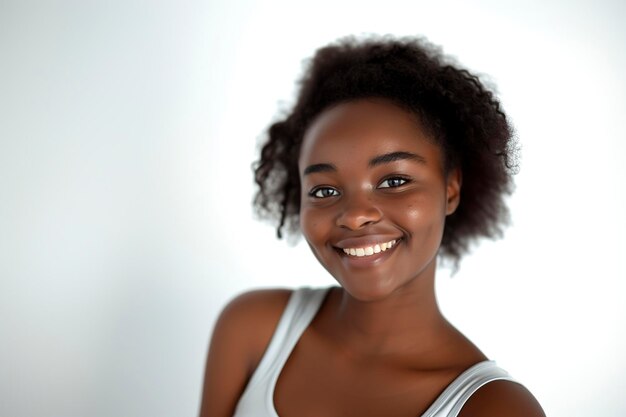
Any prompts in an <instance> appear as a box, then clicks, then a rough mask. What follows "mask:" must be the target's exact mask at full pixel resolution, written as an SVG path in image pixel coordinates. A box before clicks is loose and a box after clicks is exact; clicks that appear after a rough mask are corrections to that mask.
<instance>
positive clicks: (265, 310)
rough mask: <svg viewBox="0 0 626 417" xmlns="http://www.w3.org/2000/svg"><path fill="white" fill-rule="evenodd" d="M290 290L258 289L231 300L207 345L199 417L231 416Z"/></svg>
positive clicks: (272, 331) (270, 335) (273, 328)
mask: <svg viewBox="0 0 626 417" xmlns="http://www.w3.org/2000/svg"><path fill="white" fill-rule="evenodd" d="M290 293H291V291H289V290H259V291H251V292H248V293H244V294H242V295H240V296H238V297H236V298H235V299H233V300H232V301H231V302H230V303H228V305H227V306H226V307H225V308H224V310H223V311H222V313H221V314H220V316H219V318H218V319H217V322H216V324H215V327H214V329H213V335H212V337H211V342H210V344H209V353H208V356H207V360H206V367H205V375H204V387H203V390H202V402H201V406H200V417H231V416H232V415H233V413H234V411H235V406H236V405H237V401H238V400H239V397H240V396H241V394H242V393H243V390H244V388H245V386H246V384H247V382H248V379H249V378H250V376H251V375H252V372H254V369H256V366H257V365H258V363H259V361H260V360H261V357H262V355H263V353H264V352H265V349H266V347H267V345H268V343H269V341H270V339H271V337H272V334H273V333H274V330H275V328H276V325H277V323H278V320H279V319H280V316H281V314H282V312H283V310H284V307H285V305H286V303H287V301H288V299H289V295H290Z"/></svg>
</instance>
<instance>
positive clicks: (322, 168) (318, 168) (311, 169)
mask: <svg viewBox="0 0 626 417" xmlns="http://www.w3.org/2000/svg"><path fill="white" fill-rule="evenodd" d="M334 171H337V167H336V166H334V165H333V164H313V165H309V166H308V167H306V168H305V169H304V172H303V175H309V174H313V173H315V172H334Z"/></svg>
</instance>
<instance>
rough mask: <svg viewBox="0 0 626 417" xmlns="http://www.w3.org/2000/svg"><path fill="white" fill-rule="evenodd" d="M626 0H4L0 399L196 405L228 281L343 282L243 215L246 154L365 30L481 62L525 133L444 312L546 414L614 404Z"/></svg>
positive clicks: (623, 401)
mask: <svg viewBox="0 0 626 417" xmlns="http://www.w3.org/2000/svg"><path fill="white" fill-rule="evenodd" d="M299 3H301V4H299ZM548 3H549V4H548ZM625 4H626V3H624V2H619V1H598V0H596V1H582V0H580V1H565V0H561V1H551V2H543V1H539V0H533V1H525V2H512V1H496V0H493V1H487V0H484V1H438V2H433V1H428V2H426V1H410V2H409V1H407V2H401V1H395V0H387V1H384V2H381V1H377V2H370V3H368V2H363V1H356V0H352V1H343V2H338V1H327V0H319V1H315V2H293V1H291V2H290V1H264V2H261V1H260V0H246V1H233V2H230V3H227V2H226V1H208V2H207V1H205V2H200V1H173V0H172V1H143V2H142V1H138V0H130V1H128V0H126V1H122V0H115V1H106V2H105V1H102V2H95V1H57V2H53V1H40V2H29V1H19V2H18V1H13V2H11V1H8V2H7V1H0V415H2V416H7V417H22V416H23V417H26V416H28V417H39V416H42V417H43V416H45V417H54V416H59V417H74V416H76V417H78V416H90V417H99V416H116V417H119V416H193V415H195V414H196V413H197V409H198V402H199V398H200V389H201V383H202V372H203V365H204V359H205V352H206V347H207V343H208V338H209V334H210V331H211V328H212V325H213V322H214V320H215V318H216V314H217V313H218V311H219V310H220V309H221V307H222V306H223V305H224V303H225V302H227V300H228V299H229V298H231V297H232V296H234V295H235V294H236V293H238V292H240V291H243V290H245V289H249V288H253V287H259V286H264V287H265V286H267V287H274V286H288V287H296V286H301V285H310V286H320V285H329V284H331V283H332V282H333V281H332V279H331V278H329V277H328V276H327V275H326V274H325V272H324V271H323V270H322V269H321V267H319V266H317V265H316V263H315V261H314V259H313V257H312V256H311V255H310V254H309V253H308V249H307V248H306V245H304V244H300V245H299V246H297V247H295V248H293V247H289V246H288V245H287V244H285V243H284V242H279V241H276V240H275V238H274V232H273V230H272V229H271V227H270V226H269V225H266V224H263V223H259V222H256V221H255V220H253V216H252V211H251V206H250V201H251V198H252V193H253V187H252V182H251V178H252V176H251V170H250V165H251V163H252V161H253V159H254V158H255V150H256V143H257V141H258V139H259V137H260V136H261V135H262V132H263V130H264V128H265V127H266V126H267V125H268V124H269V123H270V122H271V121H272V120H273V119H274V118H275V117H276V115H277V114H279V112H280V110H281V109H285V108H288V106H289V104H290V103H292V99H293V91H294V82H295V80H296V79H297V78H298V77H299V75H300V74H301V68H302V66H301V62H302V60H303V59H304V58H306V57H309V56H311V55H312V54H313V52H314V50H315V49H316V48H317V47H320V46H323V45H325V44H326V43H328V42H330V41H332V40H334V39H336V38H338V37H341V36H344V35H348V34H360V33H379V34H386V33H392V34H396V35H425V36H427V37H428V38H429V39H430V40H431V41H432V42H434V43H436V44H439V45H442V46H443V47H444V50H445V51H446V52H447V53H449V54H451V55H454V56H456V57H457V58H458V59H459V60H460V61H461V62H462V63H464V64H465V65H466V66H468V67H469V68H471V69H472V70H474V71H477V72H478V73H485V74H490V76H491V78H490V79H491V80H492V81H493V82H495V83H496V84H497V85H498V89H499V92H500V96H501V99H502V102H503V104H504V107H505V109H506V110H507V112H508V113H509V114H510V116H511V118H512V120H513V122H514V124H515V126H516V129H517V134H518V137H519V139H520V142H521V144H522V146H523V149H522V164H521V171H520V173H519V175H518V176H517V180H516V181H517V191H516V194H515V195H514V197H513V198H512V199H511V201H510V206H511V210H512V215H513V222H514V224H513V226H512V227H511V228H509V229H508V231H507V233H506V238H505V239H504V240H500V241H497V242H495V243H490V242H487V243H485V244H483V245H481V247H480V248H478V249H477V250H476V251H475V252H474V254H473V255H472V256H470V257H468V258H466V259H465V261H464V262H463V264H462V266H461V271H460V272H459V273H458V274H457V275H456V276H455V277H454V278H452V279H450V278H449V277H448V275H449V271H446V270H443V271H441V272H440V274H439V277H438V279H439V284H438V292H439V297H440V300H441V305H442V308H443V310H444V312H445V314H446V315H447V316H448V317H449V318H450V319H451V321H452V322H453V323H455V324H456V325H458V327H459V328H460V329H461V330H462V331H464V332H465V333H466V334H467V335H468V336H469V337H470V338H472V339H473V340H474V341H475V342H476V343H477V344H478V345H479V346H480V347H481V348H482V349H483V351H484V352H485V353H486V354H487V355H488V356H489V357H491V358H494V359H496V360H497V361H498V363H499V364H500V365H501V366H503V367H504V368H506V369H507V370H509V371H510V372H511V373H512V374H513V375H514V376H515V377H517V379H519V380H520V381H522V382H524V383H525V385H526V386H527V387H529V388H530V389H531V391H533V393H534V394H535V395H536V397H537V398H538V399H539V401H540V402H541V403H542V405H543V406H544V408H545V410H546V412H547V414H548V415H549V416H568V417H573V416H580V417H587V416H621V415H624V414H626V397H625V396H624V395H623V394H624V391H623V390H624V386H626V355H624V352H626V326H625V324H624V321H625V320H624V319H625V318H626V307H625V306H624V301H623V299H624V290H625V285H624V280H625V279H626V267H625V266H624V262H623V261H624V257H625V256H626V255H625V254H624V249H625V248H626V238H625V233H626V221H625V220H624V213H626V198H625V193H624V188H625V187H624V179H626V168H625V167H624V166H625V164H624V157H625V154H626V145H625V144H624V139H625V138H624V132H623V130H624V120H625V117H624V114H626V99H625V97H626V94H625V93H626V82H625V81H624V74H625V73H626V53H625V52H624V51H625V50H626V29H625V25H624V22H625V21H626V6H625Z"/></svg>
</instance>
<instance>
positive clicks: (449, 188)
mask: <svg viewBox="0 0 626 417" xmlns="http://www.w3.org/2000/svg"><path fill="white" fill-rule="evenodd" d="M461 183H462V176H461V170H460V169H459V168H455V169H453V170H452V171H450V173H449V174H448V178H447V185H446V215H450V214H452V213H454V212H455V211H456V209H457V207H458V206H459V202H460V200H461Z"/></svg>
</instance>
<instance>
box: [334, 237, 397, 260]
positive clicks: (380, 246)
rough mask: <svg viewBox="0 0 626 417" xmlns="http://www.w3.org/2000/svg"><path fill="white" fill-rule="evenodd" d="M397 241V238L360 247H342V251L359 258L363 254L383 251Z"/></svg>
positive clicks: (367, 254) (369, 254)
mask: <svg viewBox="0 0 626 417" xmlns="http://www.w3.org/2000/svg"><path fill="white" fill-rule="evenodd" d="M396 243H398V239H394V240H390V241H389V242H385V243H380V244H378V243H377V244H375V245H374V246H364V247H362V248H342V250H343V252H344V253H345V254H346V255H348V256H355V257H357V258H361V257H364V256H372V255H374V254H377V253H381V252H384V251H386V250H388V249H391V248H393V247H394V245H395V244H396Z"/></svg>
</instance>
